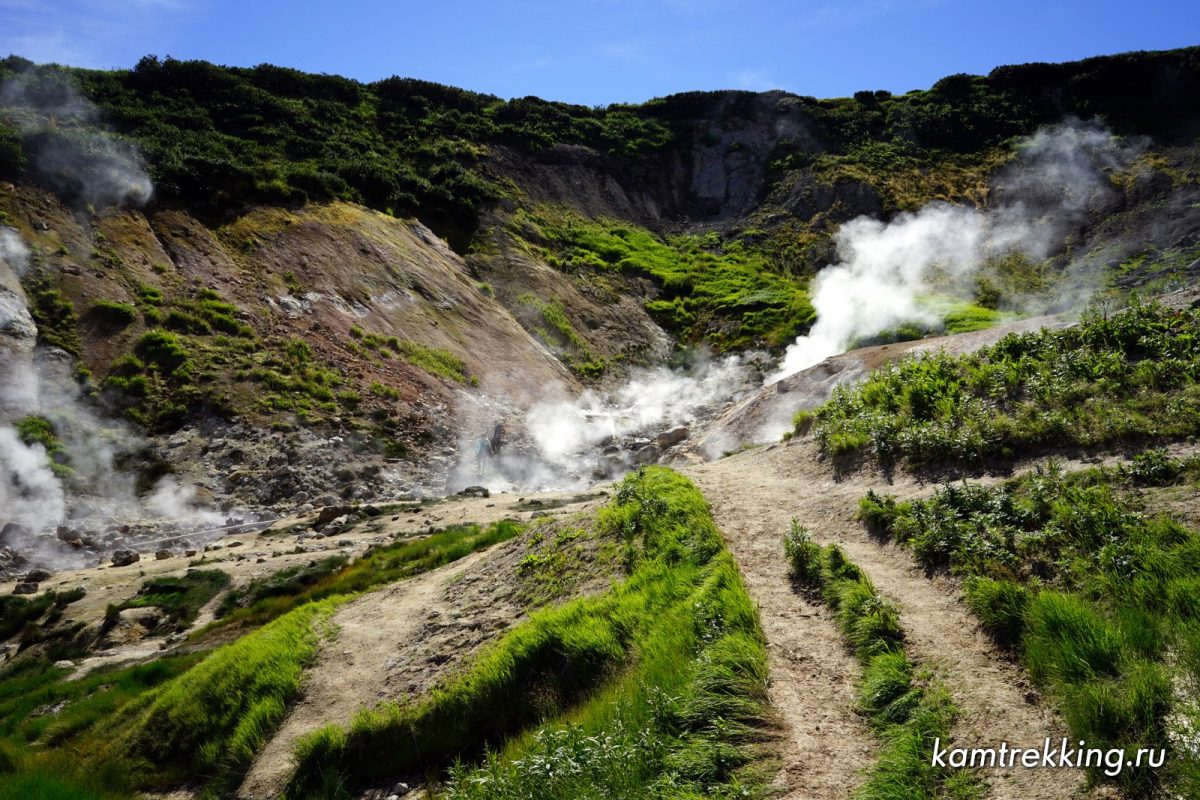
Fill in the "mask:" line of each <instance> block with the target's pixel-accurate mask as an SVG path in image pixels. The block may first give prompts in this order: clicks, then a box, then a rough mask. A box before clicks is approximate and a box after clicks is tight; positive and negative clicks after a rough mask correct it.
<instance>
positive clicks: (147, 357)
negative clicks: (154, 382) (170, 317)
mask: <svg viewBox="0 0 1200 800" xmlns="http://www.w3.org/2000/svg"><path fill="white" fill-rule="evenodd" d="M133 351H134V352H135V353H136V354H137V355H138V356H139V357H140V358H141V359H142V360H143V361H144V362H146V363H147V364H153V365H154V366H156V367H157V368H158V369H159V371H160V372H162V373H163V374H164V375H177V374H183V373H186V372H187V371H188V368H189V367H190V365H191V361H190V358H191V356H190V354H189V353H188V351H187V348H185V347H184V346H183V342H181V341H180V340H179V338H178V337H177V336H175V335H174V334H171V333H168V332H166V331H160V330H153V331H147V332H146V333H144V334H143V335H142V338H140V339H138V341H137V344H136V345H134V348H133Z"/></svg>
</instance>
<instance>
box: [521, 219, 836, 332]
mask: <svg viewBox="0 0 1200 800" xmlns="http://www.w3.org/2000/svg"><path fill="white" fill-rule="evenodd" d="M511 225H512V230H513V231H514V232H516V233H517V235H520V236H522V237H524V238H526V239H527V240H532V243H533V244H534V245H536V246H539V247H542V248H544V251H545V252H544V255H545V256H546V257H547V258H548V259H549V261H550V263H551V264H552V265H554V266H556V267H558V268H560V269H563V270H566V271H589V270H594V271H600V272H605V271H615V272H624V273H627V274H631V275H640V276H645V277H649V278H652V279H653V280H654V281H655V282H656V283H658V284H659V285H660V287H661V297H660V298H659V299H657V300H652V301H650V302H648V303H647V304H646V309H647V311H649V312H650V314H651V316H653V317H654V319H655V320H656V321H657V322H658V323H659V324H661V325H662V326H663V327H664V328H666V329H667V330H668V331H670V332H671V333H673V334H675V335H677V336H679V337H680V338H681V339H682V340H683V341H685V342H691V343H696V342H699V341H701V340H704V341H706V342H708V343H709V344H710V345H712V346H713V347H715V348H716V349H718V350H734V349H745V348H748V347H764V346H769V347H778V346H782V345H784V344H786V343H788V342H790V341H791V340H792V339H793V338H795V337H796V336H797V335H798V334H800V333H802V332H803V331H805V330H807V328H808V325H809V324H811V322H812V321H813V318H814V314H813V310H812V306H811V305H810V303H809V299H808V293H807V291H806V288H805V286H806V283H805V281H803V280H800V279H797V278H795V277H792V276H789V275H785V274H781V273H780V272H778V271H776V270H775V269H773V266H772V263H771V262H770V261H769V260H768V259H767V258H766V257H765V256H764V255H763V254H761V253H758V252H754V251H753V250H752V249H748V248H746V247H745V245H744V244H743V243H742V242H740V241H731V242H724V243H723V242H722V241H721V240H720V238H719V237H717V236H715V235H709V236H698V235H681V236H676V237H671V238H661V237H658V236H655V235H654V234H653V233H651V232H650V231H648V230H646V229H645V228H640V227H638V226H636V225H633V224H631V223H626V222H619V221H616V220H589V219H585V218H583V217H580V216H578V215H575V214H573V213H571V212H567V211H564V210H561V209H555V208H549V207H545V208H541V209H538V210H537V211H536V212H532V213H531V212H521V213H520V214H518V217H517V218H516V219H515V220H514V221H513V222H512V223H511Z"/></svg>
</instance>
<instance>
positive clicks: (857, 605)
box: [784, 521, 982, 800]
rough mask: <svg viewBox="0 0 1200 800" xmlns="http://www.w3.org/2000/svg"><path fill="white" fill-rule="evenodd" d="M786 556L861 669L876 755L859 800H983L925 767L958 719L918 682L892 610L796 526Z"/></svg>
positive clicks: (835, 551)
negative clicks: (832, 617)
mask: <svg viewBox="0 0 1200 800" xmlns="http://www.w3.org/2000/svg"><path fill="white" fill-rule="evenodd" d="M784 554H785V556H786V557H787V559H788V562H789V566H791V567H792V574H793V577H794V578H796V579H797V581H798V582H799V583H800V584H801V587H802V588H805V589H808V590H812V591H818V592H819V594H820V596H821V597H822V598H824V600H825V602H826V603H828V604H829V606H830V608H831V609H832V610H833V611H834V612H835V615H836V616H835V619H836V621H837V625H838V627H839V629H840V630H841V632H842V635H843V636H844V637H845V639H846V644H847V646H848V647H849V648H850V649H851V650H852V651H853V652H854V654H855V655H856V656H857V657H858V659H859V661H860V662H862V665H863V675H862V678H861V680H860V681H859V685H858V711H859V713H861V714H862V715H863V716H864V717H866V719H867V722H868V724H869V725H870V727H871V729H872V731H874V732H875V734H876V735H877V736H878V737H879V739H880V749H879V754H878V756H877V758H876V760H875V762H874V763H873V764H872V765H871V766H870V767H869V768H868V770H867V773H866V777H865V780H864V782H863V783H862V785H860V786H859V787H858V789H857V790H856V791H855V793H854V797H855V798H856V800H910V799H911V798H928V799H929V800H933V799H934V798H955V799H957V800H969V798H977V797H979V796H981V794H982V787H981V785H980V784H979V782H978V781H977V780H975V779H974V778H973V777H972V776H971V775H970V774H969V773H967V772H966V771H964V770H954V769H947V768H943V767H938V766H936V765H934V764H932V763H931V761H930V757H931V754H932V752H933V747H934V742H935V740H937V739H941V740H942V742H943V743H945V742H947V741H948V740H949V738H950V729H951V726H952V724H953V722H954V718H955V715H956V713H957V711H956V709H955V707H954V704H953V703H952V702H951V700H950V696H949V694H948V693H947V692H946V690H945V688H944V687H943V686H942V685H941V684H940V683H939V682H938V681H937V680H936V679H935V678H934V677H933V676H932V675H931V674H928V673H922V674H921V675H920V676H918V675H917V674H916V672H915V670H914V667H913V664H912V662H911V661H910V660H909V658H908V656H907V654H906V653H905V650H904V632H903V630H902V629H901V627H900V617H899V614H898V613H897V611H896V608H895V606H894V605H892V603H890V602H889V601H887V600H886V599H884V598H883V597H881V596H880V595H879V592H878V591H877V590H876V589H875V586H874V584H872V583H871V579H870V578H869V577H868V576H867V574H866V573H865V572H863V570H862V569H860V568H859V567H858V566H857V565H855V564H854V563H853V562H852V561H850V560H849V558H847V556H846V554H845V552H843V551H842V550H841V548H839V547H837V545H829V546H827V547H825V548H824V549H822V548H820V547H818V546H817V545H816V544H815V543H813V542H812V541H811V539H810V538H809V536H808V533H807V531H805V530H804V529H803V528H802V527H800V526H799V525H797V524H796V523H795V521H793V523H792V527H791V529H790V530H789V532H788V533H787V534H786V535H785V537H784ZM797 554H800V556H799V558H800V567H799V568H798V567H797V557H798V556H797Z"/></svg>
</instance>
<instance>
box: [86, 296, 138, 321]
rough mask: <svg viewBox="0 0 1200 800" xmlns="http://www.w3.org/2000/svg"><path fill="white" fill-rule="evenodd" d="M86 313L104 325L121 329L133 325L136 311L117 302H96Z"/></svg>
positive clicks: (126, 304) (127, 304) (125, 304)
mask: <svg viewBox="0 0 1200 800" xmlns="http://www.w3.org/2000/svg"><path fill="white" fill-rule="evenodd" d="M88 313H89V314H90V315H91V316H92V317H94V318H96V319H98V320H100V321H101V322H103V323H105V324H108V325H112V326H114V327H121V328H124V327H125V326H127V325H131V324H133V321H134V319H135V318H136V317H137V309H135V308H134V307H133V306H131V305H129V303H122V302H119V301H117V300H103V299H101V300H97V301H96V302H95V303H93V304H92V308H91V310H90V311H89V312H88Z"/></svg>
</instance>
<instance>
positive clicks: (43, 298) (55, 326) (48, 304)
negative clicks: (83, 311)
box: [25, 275, 83, 356]
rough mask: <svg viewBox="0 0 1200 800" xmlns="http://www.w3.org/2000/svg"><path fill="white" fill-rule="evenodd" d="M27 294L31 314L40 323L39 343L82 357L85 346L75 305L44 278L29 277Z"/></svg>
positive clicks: (39, 276) (38, 276) (38, 326)
mask: <svg viewBox="0 0 1200 800" xmlns="http://www.w3.org/2000/svg"><path fill="white" fill-rule="evenodd" d="M25 294H26V295H27V296H28V298H29V314H30V316H32V317H33V321H34V322H35V323H37V328H38V340H39V341H42V342H44V343H46V344H48V345H50V346H51V347H59V348H61V349H63V350H65V351H67V352H68V353H70V354H71V355H73V356H78V355H80V354H81V353H82V352H83V343H82V342H81V341H80V339H79V316H78V315H77V314H76V313H75V305H74V304H73V303H72V302H71V301H70V300H68V299H67V298H66V297H64V296H63V293H62V292H60V291H59V290H58V289H57V288H55V287H54V285H53V284H52V283H51V282H50V279H49V278H46V277H45V276H43V275H35V276H34V277H27V278H26V280H25Z"/></svg>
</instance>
